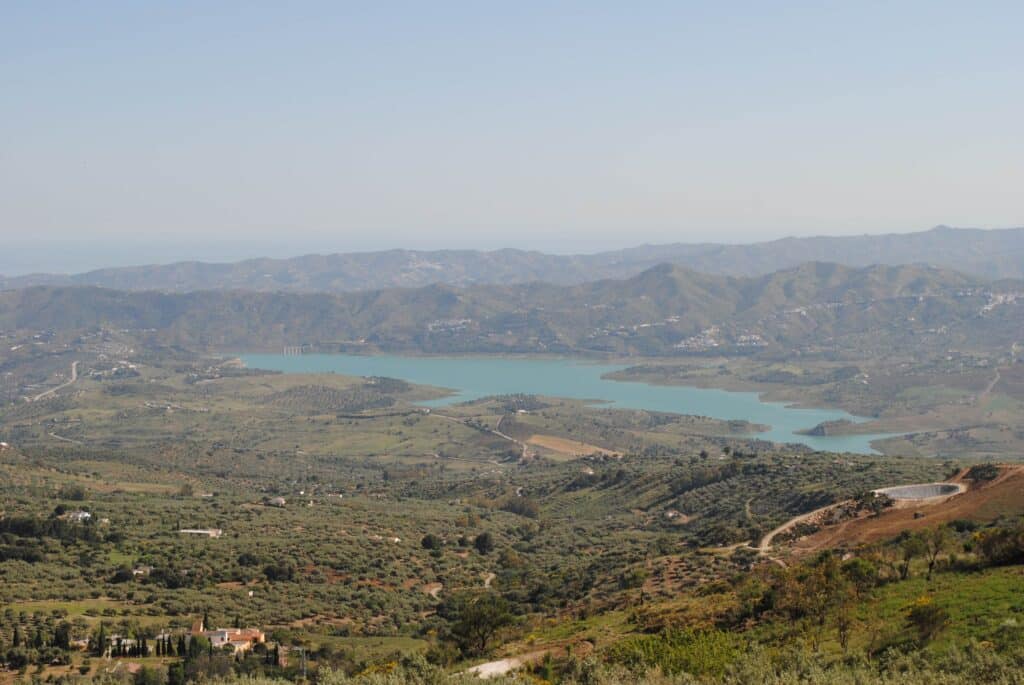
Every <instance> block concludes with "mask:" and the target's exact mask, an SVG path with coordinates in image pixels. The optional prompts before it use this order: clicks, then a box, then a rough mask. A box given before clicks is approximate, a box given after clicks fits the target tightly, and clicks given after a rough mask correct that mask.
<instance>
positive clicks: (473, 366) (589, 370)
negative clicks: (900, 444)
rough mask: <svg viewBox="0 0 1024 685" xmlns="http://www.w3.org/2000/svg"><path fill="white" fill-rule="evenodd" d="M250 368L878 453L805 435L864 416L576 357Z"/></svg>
mask: <svg viewBox="0 0 1024 685" xmlns="http://www.w3.org/2000/svg"><path fill="white" fill-rule="evenodd" d="M240 358H241V359H242V361H243V362H244V363H245V364H246V366H248V367H250V368H256V369H267V370H270V371H282V372H284V373H332V372H333V373H339V374H344V375H349V376H388V377H391V378H401V379H402V380H405V381H409V382H410V383H417V384H421V385H433V386H437V387H441V388H448V389H450V390H451V391H452V394H451V395H449V396H447V397H444V398H441V399H438V400H432V401H430V402H424V404H425V405H427V406H434V407H440V406H445V405H449V404H455V403H458V402H466V401H469V400H474V399H478V398H480V397H486V396H488V395H505V394H512V393H524V394H532V395H547V396H549V397H566V398H571V399H580V400H595V401H599V402H605V403H607V404H606V405H605V406H610V407H614V408H619V409H646V410H650V411H662V412H671V413H675V414H692V415H700V416H710V417H712V418H716V419H724V420H732V419H743V420H746V421H750V422H751V423H757V424H764V425H767V426H771V428H770V429H769V430H768V431H765V432H762V433H754V434H751V436H750V437H754V438H759V439H763V440H772V441H774V442H793V443H801V444H804V445H807V446H808V447H811V448H813V449H818V450H827V451H832V452H859V453H861V454H874V453H875V450H873V449H872V448H871V441H872V440H877V439H879V438H884V437H887V436H886V435H883V434H878V435H836V436H811V435H799V434H798V433H797V432H796V431H799V430H806V429H809V428H813V427H814V426H816V425H818V424H819V423H821V422H823V421H837V420H840V419H846V420H848V421H853V422H855V423H862V422H864V421H865V420H866V419H863V418H861V417H857V416H853V415H851V414H848V413H846V412H844V411H840V410H833V409H799V408H795V407H789V406H786V405H785V404H781V403H778V402H763V401H761V399H760V398H759V397H758V394H757V393H753V392H731V391H725V390H715V389H709V388H694V387H687V386H678V385H671V386H665V385H648V384H646V383H639V382H624V381H613V380H609V379H607V378H604V377H603V376H604V375H605V374H608V373H611V372H614V371H619V370H621V369H623V368H625V367H623V366H615V365H610V364H594V363H590V362H588V361H581V360H574V359H547V358H545V359H530V358H519V357H515V358H510V357H404V356H397V355H379V356H356V355H346V354H307V355H299V356H285V355H281V354H244V355H241V356H240Z"/></svg>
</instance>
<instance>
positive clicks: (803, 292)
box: [0, 263, 1024, 356]
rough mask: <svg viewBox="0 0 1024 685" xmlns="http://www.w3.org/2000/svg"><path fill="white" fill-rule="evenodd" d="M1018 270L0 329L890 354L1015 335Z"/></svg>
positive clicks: (212, 303) (543, 293) (85, 292)
mask: <svg viewBox="0 0 1024 685" xmlns="http://www.w3.org/2000/svg"><path fill="white" fill-rule="evenodd" d="M1022 321H1024V282H1021V281H1002V282H999V283H992V282H987V281H984V280H982V279H977V278H974V277H971V276H966V275H963V274H960V273H957V272H954V271H951V270H946V269H939V268H935V267H922V266H897V267H889V266H871V267H863V268H851V267H846V266H841V265H836V264H826V263H808V264H804V265H800V266H798V267H794V268H790V269H785V270H782V271H778V272H775V273H772V274H769V275H764V276H754V277H742V278H740V277H733V276H721V275H712V274H705V273H700V272H697V271H693V270H690V269H685V268H683V267H680V266H676V265H669V264H664V265H660V266H656V267H653V268H651V269H648V270H647V271H644V272H643V273H641V274H639V275H636V276H633V277H631V278H628V279H625V280H601V281H596V282H592V283H586V284H582V285H574V286H562V285H553V284H549V283H529V284H517V285H504V286H499V285H473V286H469V287H465V288H456V287H454V286H449V285H438V284H435V285H430V286H426V287H422V288H391V289H384V290H376V291H368V292H359V293H343V294H329V293H284V292H276V293H259V292H243V291H223V290H221V291H205V292H194V293H159V292H152V291H150V292H138V291H135V292H132V291H118V290H109V289H102V288H95V287H52V286H39V287H32V288H26V289H21V290H12V291H5V292H0V329H23V330H24V329H35V330H39V329H57V330H71V331H75V330H80V329H81V330H95V329H96V328H98V327H101V326H102V327H106V328H109V329H130V330H133V331H135V332H136V333H137V334H139V335H140V336H143V337H148V338H149V339H150V342H151V343H152V344H154V345H182V346H186V347H191V348H195V347H200V348H204V349H215V350H228V351H231V350H234V351H238V350H243V349H248V350H254V349H264V350H268V349H269V350H275V349H277V350H279V349H281V347H282V346H297V345H302V346H305V347H306V349H307V350H321V351H335V350H348V351H353V350H356V351H366V352H372V351H380V350H386V351H422V352H437V353H460V352H523V353H535V352H557V353H592V354H602V355H665V354H690V353H698V354H699V353H712V354H719V353H724V352H728V353H749V354H755V353H769V354H770V353H773V352H774V353H778V354H785V355H789V354H792V353H794V352H795V353H797V354H807V355H815V354H817V355H838V356H842V355H845V354H850V353H855V354H856V355H858V356H863V355H864V354H876V353H877V354H889V353H891V352H893V351H894V350H900V349H913V350H915V353H920V352H922V351H923V350H925V349H927V348H928V347H929V346H934V347H935V349H941V350H947V349H950V348H953V347H959V346H964V345H969V346H973V347H977V346H982V347H985V348H988V349H1004V348H1005V349H1008V348H1009V346H1010V345H1011V344H1012V343H1014V342H1016V341H1017V340H1018V339H1019V337H1020V335H1021V332H1022V331H1021V322H1022Z"/></svg>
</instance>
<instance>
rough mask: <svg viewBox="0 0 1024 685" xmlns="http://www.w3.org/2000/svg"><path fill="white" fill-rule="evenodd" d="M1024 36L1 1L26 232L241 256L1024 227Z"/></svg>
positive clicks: (687, 11) (69, 242) (543, 10)
mask: <svg viewBox="0 0 1024 685" xmlns="http://www.w3.org/2000/svg"><path fill="white" fill-rule="evenodd" d="M1022 26H1024V3H1021V2H1019V0H1017V1H1013V2H1001V3H1000V2H973V3H966V2H938V1H934V0H932V1H928V2H891V1H889V2H877V3H876V2H863V1H862V2H835V3H827V2H814V3H806V4H804V5H802V4H800V3H767V2H758V3H743V2H727V3H726V2H681V1H676V2H665V3H657V2H616V3H600V2H593V1H588V2H580V3H571V2H544V3H532V2H523V1H520V2H507V3H496V2H466V3H454V2H440V1H439V2H416V3H399V2H359V3H343V2H323V3H313V2H288V3H283V2H256V1H253V0H248V1H246V2H239V3H230V2H137V1H134V0H133V1H130V2H103V1H100V0H97V1H95V2H64V3H60V2H14V1H13V0H8V1H3V0H0V234H2V238H3V241H4V242H5V243H7V245H8V248H9V250H8V255H11V254H15V253H16V251H17V250H18V249H22V250H23V251H24V250H29V251H31V250H32V249H36V250H37V251H38V249H39V248H40V246H46V245H47V244H49V243H52V242H53V241H59V242H58V245H61V244H63V245H64V246H65V248H63V249H69V248H68V247H67V246H79V247H75V248H74V249H75V250H79V249H85V248H84V247H82V246H83V245H85V244H87V243H90V242H91V243H93V245H95V246H99V245H103V246H105V247H104V249H107V250H109V249H110V248H109V247H107V246H109V245H110V244H111V243H112V242H114V241H118V240H123V241H125V244H127V245H134V246H140V245H146V244H147V243H149V244H151V248H152V245H169V246H170V245H173V246H178V248H176V249H185V251H186V252H187V251H188V250H193V251H194V252H196V253H202V254H194V255H193V256H196V257H211V258H212V257H217V258H225V257H231V256H234V255H235V254H236V252H237V256H249V254H250V253H251V252H252V251H253V250H256V251H258V250H259V249H263V248H264V247H266V249H269V247H270V246H273V247H274V249H279V250H280V251H281V252H282V253H284V252H289V253H302V252H309V251H317V250H319V251H327V250H352V249H376V248H384V247H399V246H401V247H418V248H432V247H454V246H463V247H484V248H490V247H498V246H516V247H536V248H540V249H547V250H553V251H580V252H584V251H593V250H597V249H602V248H606V247H610V246H623V245H632V244H637V243H641V242H667V241H730V242H738V241H749V240H760V239H769V238H774V237H779V236H782V235H791V234H795V235H805V234H841V233H871V232H883V231H911V230H920V229H925V228H929V227H931V226H933V225H935V224H940V223H943V224H949V225H959V226H981V227H994V226H1010V225H1022V224H1024V43H1022V40H1021V36H1022ZM241 241H249V242H248V247H245V246H242V244H241ZM236 242H238V243H239V245H240V246H239V247H238V248H237V251H236V252H232V248H231V245H232V244H235V243H236ZM182 246H191V247H187V248H183V247H182ZM47 249H50V247H47ZM53 249H55V250H57V251H58V252H59V250H60V249H62V248H60V247H57V248H53ZM126 250H127V248H126ZM204 250H205V252H204ZM0 252H2V251H0ZM172 252H173V250H169V251H168V252H167V255H168V256H174V257H175V258H178V257H180V256H185V255H183V254H182V255H179V254H177V253H174V254H173V255H172ZM75 254H77V252H75ZM126 254H127V252H126V253H125V254H124V255H120V256H119V255H116V254H113V255H111V256H110V257H109V259H107V261H108V262H112V261H124V260H126V259H127V260H128V261H131V260H130V259H129V258H128V257H127V256H126ZM139 254H140V255H141V253H139ZM74 256H75V255H73V254H72V255H69V254H64V255H63V256H62V255H60V254H56V253H55V255H54V259H55V260H56V261H60V259H61V258H70V257H74ZM15 261H16V260H15ZM19 268H20V267H19V266H18V265H17V264H12V258H11V257H10V256H8V258H7V263H6V264H5V263H4V258H3V257H2V256H0V272H3V271H5V270H6V271H7V272H8V273H10V272H11V271H12V270H18V269H19Z"/></svg>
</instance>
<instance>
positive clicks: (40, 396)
mask: <svg viewBox="0 0 1024 685" xmlns="http://www.w3.org/2000/svg"><path fill="white" fill-rule="evenodd" d="M77 380H78V362H71V380H69V381H67V382H64V383H61V384H60V385H58V386H57V387H56V388H50V389H49V390H46V391H45V392H41V393H39V394H38V395H36V396H35V397H33V398H32V401H33V402H38V401H39V400H41V399H43V398H44V397H49V396H50V395H52V394H53V393H55V392H57V391H58V390H61V389H62V388H66V387H68V386H69V385H71V384H72V383H74V382H75V381H77Z"/></svg>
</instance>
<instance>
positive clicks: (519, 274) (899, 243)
mask: <svg viewBox="0 0 1024 685" xmlns="http://www.w3.org/2000/svg"><path fill="white" fill-rule="evenodd" d="M810 261H826V262H836V263H842V264H844V265H846V266H854V267H863V266H870V265H872V264H887V265H893V266H895V265H902V264H932V265H935V266H946V267H950V268H955V269H956V270H958V271H961V272H964V273H967V274H971V275H975V276H981V277H985V278H1021V277H1024V228H1007V229H994V230H984V229H962V228H949V227H943V226H940V227H936V228H933V229H931V230H928V231H922V232H917V233H893V234H885V235H863V236H838V237H830V236H816V237H806V238H797V237H788V238H780V239H777V240H773V241H768V242H762V243H752V244H747V245H726V244H717V243H693V244H689V243H675V244H668V245H641V246H637V247H632V248H626V249H623V250H615V251H608V252H598V253H594V254H575V255H553V254H547V253H543V252H539V251H536V250H519V249H515V248H503V249H500V250H493V251H477V250H437V251H418V250H402V249H394V250H384V251H379V252H352V253H334V254H328V255H321V254H307V255H302V256H298V257H290V258H282V259H277V258H270V257H262V258H257V259H247V260H242V261H238V262H221V263H212V262H200V261H187V262H175V263H172V264H156V265H143V266H132V267H114V268H105V269H97V270H94V271H89V272H85V273H81V274H72V275H61V274H30V275H24V276H16V277H6V278H5V277H3V276H0V289H3V290H10V289H18V288H24V287H29V286H33V285H94V286H100V287H106V288H113V289H118V290H161V291H167V292H194V291H201V290H235V289H238V290H251V291H257V292H274V291H288V292H329V293H343V292H357V291H364V290H380V289H384V288H391V287H420V286H425V285H430V284H432V283H446V284H449V285H454V286H458V287H467V286H471V285H480V284H488V283H501V284H509V283H529V282H534V281H544V282H550V283H554V284H558V285H578V284H581V283H587V282H592V281H596V280H601V279H604V278H617V279H623V278H628V277H630V276H634V275H637V274H639V273H641V272H643V271H645V270H647V269H649V268H651V267H653V266H656V265H657V264H660V263H665V262H670V263H674V264H679V265H681V266H685V267H688V268H690V269H693V270H696V271H702V272H705V273H710V274H721V275H731V276H741V275H764V274H770V273H774V272H777V271H780V270H783V269H786V268H789V267H793V266H796V265H798V264H802V263H806V262H810Z"/></svg>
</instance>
